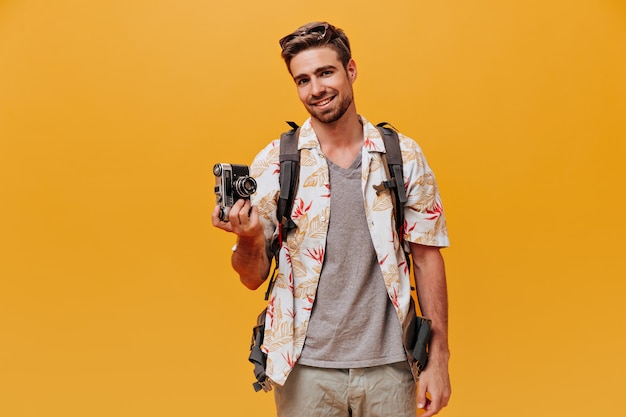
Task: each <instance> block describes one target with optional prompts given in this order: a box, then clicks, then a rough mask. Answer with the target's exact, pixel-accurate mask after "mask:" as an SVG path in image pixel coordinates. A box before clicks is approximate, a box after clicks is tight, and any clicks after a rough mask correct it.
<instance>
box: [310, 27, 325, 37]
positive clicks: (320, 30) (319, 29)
mask: <svg viewBox="0 0 626 417" xmlns="http://www.w3.org/2000/svg"><path fill="white" fill-rule="evenodd" d="M307 33H309V34H313V33H317V34H319V35H320V39H321V38H323V37H324V36H325V35H326V26H315V27H314V28H311V29H309V31H308V32H307Z"/></svg>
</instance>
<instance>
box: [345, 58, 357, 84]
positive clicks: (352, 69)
mask: <svg viewBox="0 0 626 417" xmlns="http://www.w3.org/2000/svg"><path fill="white" fill-rule="evenodd" d="M346 72H347V73H348V79H349V80H350V82H355V81H356V76H357V74H358V71H357V70H356V62H354V59H350V61H349V62H348V65H347V66H346Z"/></svg>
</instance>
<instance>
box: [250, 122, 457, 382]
mask: <svg viewBox="0 0 626 417" xmlns="http://www.w3.org/2000/svg"><path fill="white" fill-rule="evenodd" d="M361 122H362V124H363V135H364V145H363V152H362V190H363V196H364V202H365V213H366V216H367V223H368V225H369V230H370V235H371V237H372V242H373V244H374V248H375V250H376V255H377V257H378V263H379V265H380V268H381V271H382V275H383V278H384V280H385V284H386V287H387V292H388V294H389V298H390V299H391V301H392V303H393V305H394V307H395V308H396V312H397V314H398V320H399V321H400V323H401V324H403V323H404V320H405V317H406V315H407V312H408V310H409V303H410V301H409V299H410V297H411V286H410V278H409V268H408V266H407V264H406V261H405V258H404V254H403V249H402V248H401V247H400V244H399V240H398V236H397V233H396V229H395V220H394V219H393V216H392V212H393V204H392V201H391V197H390V193H389V192H388V191H387V190H386V191H384V192H382V193H380V195H377V193H376V190H375V189H374V185H378V184H380V183H381V182H382V181H383V180H386V179H387V178H386V175H385V170H384V167H383V165H382V164H383V162H382V159H381V153H383V152H385V147H384V144H383V139H382V138H381V136H380V133H379V131H378V129H376V127H375V126H374V125H372V124H371V123H369V122H367V121H366V120H365V119H364V118H363V117H361ZM399 137H400V148H401V151H402V159H403V174H404V186H405V190H406V194H407V198H408V201H407V204H406V206H405V210H404V218H405V223H404V233H405V236H404V239H405V240H406V241H407V242H415V243H420V244H423V245H429V246H437V247H445V246H448V245H449V240H448V233H447V228H446V221H445V217H444V213H443V207H442V204H441V198H440V196H439V191H438V188H437V184H436V182H435V177H434V175H433V173H432V171H431V170H430V167H429V166H428V164H427V162H426V159H425V158H424V155H423V154H422V151H421V149H420V147H419V145H418V144H417V143H416V142H415V141H414V140H412V139H410V138H408V137H406V136H404V135H402V134H400V135H399ZM298 149H299V150H300V151H301V152H300V181H299V183H298V190H297V194H296V199H295V201H294V205H293V210H292V219H293V220H294V222H295V223H296V225H297V229H296V230H295V231H293V232H291V234H290V235H289V237H288V238H287V239H286V242H283V244H282V247H281V250H280V255H279V265H280V268H279V271H278V274H277V276H276V281H275V284H274V288H273V290H272V293H271V295H270V301H269V305H268V309H267V315H266V321H265V337H264V342H263V346H262V349H263V350H264V351H265V352H266V353H267V355H268V357H267V367H266V374H267V376H268V377H269V379H270V380H271V381H272V382H273V383H276V384H279V385H283V384H284V382H285V381H286V379H287V376H288V375H289V373H290V372H291V370H292V369H293V367H294V365H295V363H296V361H297V360H298V358H299V357H300V353H301V352H302V347H303V346H304V341H305V338H306V331H307V325H308V323H309V318H310V316H311V309H312V308H313V303H314V301H315V293H316V290H317V284H318V281H319V277H320V271H321V269H322V264H323V262H324V251H325V247H326V234H327V229H328V222H329V218H330V215H331V213H330V196H331V192H332V190H330V185H329V184H330V182H329V173H328V165H327V162H326V159H325V158H324V155H323V154H322V151H321V148H320V144H319V142H318V139H317V137H316V135H315V132H314V131H313V128H312V127H311V121H310V119H308V120H307V121H306V122H305V123H304V124H303V126H302V127H301V128H300V137H299V141H298ZM279 150H280V140H279V139H277V140H274V141H273V142H272V143H270V144H269V145H268V146H266V147H265V148H264V149H263V150H262V151H261V152H259V154H258V155H257V156H256V158H255V159H254V161H253V163H252V165H251V168H250V173H251V175H252V176H253V177H254V178H255V179H256V181H257V192H256V193H255V194H254V195H253V196H252V204H253V205H254V206H256V207H258V210H259V213H260V215H261V219H262V221H263V223H264V225H265V236H266V238H267V239H268V240H269V239H273V238H274V237H275V236H277V234H278V227H277V220H276V205H277V201H278V195H279V190H280V186H279V180H278V175H279V171H280V163H279V160H278V158H279ZM355 244H357V242H355ZM407 244H408V243H407Z"/></svg>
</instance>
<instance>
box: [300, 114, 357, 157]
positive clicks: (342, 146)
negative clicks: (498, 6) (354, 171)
mask: <svg viewBox="0 0 626 417" xmlns="http://www.w3.org/2000/svg"><path fill="white" fill-rule="evenodd" d="M311 126H312V127H313V130H314V131H315V135H316V136H317V139H318V141H319V143H320V147H321V149H322V153H323V154H324V155H325V156H326V158H328V159H330V160H331V161H333V163H335V164H336V165H339V166H341V167H343V168H347V167H349V166H350V165H351V164H352V162H353V161H354V158H355V157H356V155H357V154H358V153H359V150H360V149H361V148H362V147H363V126H362V125H361V121H360V119H359V116H358V115H357V113H356V111H354V112H350V113H349V112H346V113H345V114H344V115H343V117H342V118H341V119H339V120H337V121H336V122H333V123H322V122H320V121H319V120H316V119H311Z"/></svg>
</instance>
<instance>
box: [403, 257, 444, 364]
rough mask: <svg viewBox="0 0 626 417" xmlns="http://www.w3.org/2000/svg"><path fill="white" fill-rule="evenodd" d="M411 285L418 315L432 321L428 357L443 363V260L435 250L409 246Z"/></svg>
mask: <svg viewBox="0 0 626 417" xmlns="http://www.w3.org/2000/svg"><path fill="white" fill-rule="evenodd" d="M412 253H413V263H414V271H415V281H416V284H417V293H418V297H419V304H420V309H421V311H422V314H423V315H424V316H425V317H428V318H429V319H431V320H432V333H431V342H430V347H429V349H430V356H431V359H432V360H439V359H441V360H443V361H445V362H447V360H448V358H449V356H450V351H449V347H448V292H447V285H446V274H445V267H444V261H443V257H442V256H441V253H440V252H439V249H438V248H429V247H423V246H422V247H419V245H416V247H415V249H414V248H413V245H412Z"/></svg>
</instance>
